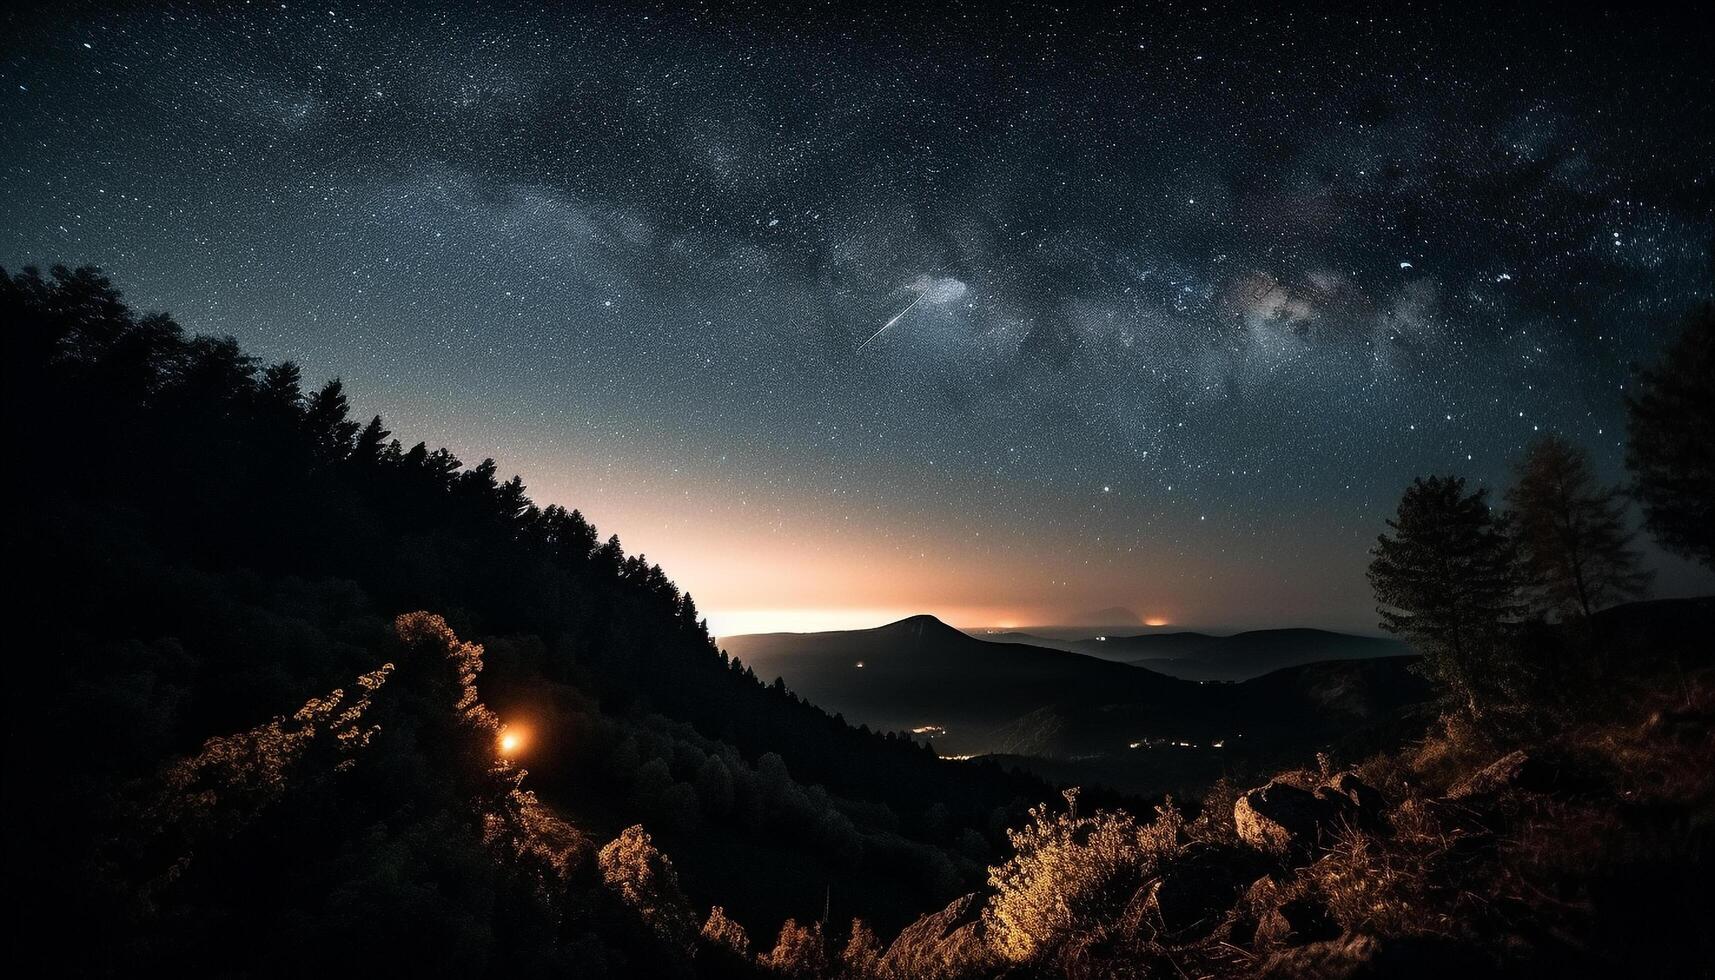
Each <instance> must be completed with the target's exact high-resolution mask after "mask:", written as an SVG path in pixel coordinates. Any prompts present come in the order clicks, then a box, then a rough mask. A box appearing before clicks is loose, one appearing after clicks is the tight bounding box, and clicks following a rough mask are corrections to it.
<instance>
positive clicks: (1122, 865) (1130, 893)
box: [984, 789, 1184, 963]
mask: <svg viewBox="0 0 1715 980" xmlns="http://www.w3.org/2000/svg"><path fill="white" fill-rule="evenodd" d="M1065 797H1066V803H1067V806H1068V811H1067V812H1065V813H1058V814H1050V813H1049V812H1048V807H1047V806H1046V805H1043V806H1037V807H1034V808H1032V809H1031V811H1030V819H1029V821H1028V822H1027V823H1026V824H1025V825H1024V826H1023V827H1022V828H1021V829H1018V830H1011V831H1008V832H1007V836H1008V838H1009V839H1010V840H1011V841H1012V846H1013V848H1014V850H1015V851H1016V852H1017V853H1016V854H1014V856H1013V857H1012V858H1011V859H1009V860H1008V861H1007V862H1006V863H1004V864H1002V865H999V866H998V867H995V868H992V869H991V870H990V871H989V884H990V885H991V886H992V887H993V888H994V889H995V895H994V898H993V900H992V901H991V902H990V903H989V907H988V910H987V911H986V913H985V914H984V919H985V922H986V923H987V925H988V931H989V935H990V937H991V941H992V942H993V944H994V946H995V948H996V951H997V952H999V953H1000V954H1001V955H1002V956H1004V957H1006V958H1007V959H1009V960H1012V961H1013V962H1017V963H1022V962H1025V961H1028V960H1033V959H1037V958H1039V957H1041V956H1043V955H1045V954H1049V953H1052V952H1053V951H1054V950H1056V949H1058V948H1059V947H1060V946H1062V945H1063V944H1065V943H1066V942H1067V941H1068V940H1070V939H1073V938H1090V939H1093V938H1098V937H1100V936H1101V935H1103V934H1104V933H1105V932H1107V931H1108V930H1110V929H1112V928H1113V927H1114V926H1116V925H1117V924H1119V923H1120V921H1121V920H1122V918H1123V917H1124V916H1125V914H1126V911H1127V907H1128V906H1129V905H1130V904H1131V903H1132V902H1133V901H1134V900H1135V899H1137V898H1138V897H1139V896H1140V895H1142V894H1143V893H1144V892H1145V889H1146V886H1148V885H1149V883H1150V882H1151V881H1152V880H1154V879H1155V878H1157V877H1158V876H1159V875H1160V874H1161V872H1162V870H1163V865H1164V864H1166V863H1169V862H1171V861H1172V860H1173V858H1174V857H1176V856H1177V855H1178V854H1179V853H1180V851H1181V850H1182V848H1183V846H1184V842H1183V839H1182V838H1183V833H1182V831H1183V829H1184V822H1183V820H1182V818H1181V817H1180V815H1179V811H1178V810H1176V809H1174V807H1173V805H1172V803H1171V801H1170V802H1169V803H1168V804H1167V805H1166V806H1164V807H1159V808H1157V811H1156V812H1157V813H1158V814H1159V816H1158V818H1157V819H1156V821H1155V822H1154V823H1152V824H1148V825H1140V824H1139V823H1138V822H1137V821H1136V819H1135V818H1133V817H1132V816H1131V815H1130V814H1128V813H1114V812H1107V811H1101V810H1098V811H1097V812H1096V813H1095V815H1094V816H1088V817H1080V816H1078V791H1077V790H1076V789H1069V790H1067V791H1066V792H1065Z"/></svg>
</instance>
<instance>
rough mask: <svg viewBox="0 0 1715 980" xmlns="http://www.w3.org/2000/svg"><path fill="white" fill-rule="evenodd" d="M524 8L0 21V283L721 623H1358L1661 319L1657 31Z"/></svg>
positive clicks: (1668, 64)
mask: <svg viewBox="0 0 1715 980" xmlns="http://www.w3.org/2000/svg"><path fill="white" fill-rule="evenodd" d="M565 6H566V8H567V9H563V10H562V9H555V10H552V11H546V12H545V11H543V10H540V9H532V8H529V7H525V6H514V5H509V4H488V5H483V6H481V7H480V8H478V7H476V6H475V5H471V6H469V7H456V6H431V5H422V4H404V5H399V4H394V5H378V4H364V5H352V4H348V3H344V2H340V3H332V4H330V3H320V4H313V5H312V4H304V3H297V2H289V3H285V4H281V3H263V2H256V3H230V4H199V5H176V4H161V5H151V6H148V7H141V6H139V7H135V8H124V7H112V6H94V7H74V6H70V5H59V6H55V7H54V8H53V9H52V10H51V11H47V10H39V11H33V12H18V11H14V12H12V13H9V14H4V15H0V18H4V21H3V23H0V110H3V118H0V136H3V140H0V265H4V266H5V267H7V268H17V267H19V266H22V265H26V264H36V265H43V266H46V265H49V264H52V263H55V262H64V263H68V264H82V263H94V264H98V265H101V266H103V267H104V268H105V269H106V270H107V271H108V272H109V274H110V275H112V276H113V277H114V278H115V279H116V280H117V282H118V284H119V285H120V286H121V288H123V289H125V290H126V292H127V295H128V297H129V298H130V299H131V300H132V301H133V302H134V303H136V304H137V305H140V306H142V307H145V308H148V309H163V310H167V311H170V312H172V313H174V314H175V315H176V316H177V317H178V318H179V319H180V320H181V322H182V323H184V324H185V325H186V326H187V327H188V328H190V329H193V330H199V331H206V332H219V333H231V334H234V335H236V336H237V337H238V338H239V339H240V341H242V342H243V343H244V344H245V345H246V346H247V347H249V348H250V349H251V350H253V351H254V352H256V353H258V354H260V355H262V356H265V357H267V358H270V359H279V358H287V357H290V358H293V359H296V360H298V361H300V362H301V363H302V364H303V365H304V367H305V371H306V375H308V376H309V377H312V378H322V377H328V376H332V375H335V374H337V375H340V376H342V377H343V378H344V379H345V381H346V383H347V385H348V387H349V388H350V389H351V390H352V392H353V397H354V402H355V404H356V406H357V409H358V411H359V412H360V413H361V414H363V415H365V416H367V415H368V414H371V413H376V412H379V413H381V414H382V415H384V416H385V417H386V418H387V420H388V422H389V424H390V426H391V428H393V430H394V431H395V433H396V434H397V435H399V436H401V437H402V438H404V439H405V441H406V442H407V443H409V442H414V441H416V440H418V439H425V440H428V441H429V442H430V444H431V445H435V444H446V445H448V446H450V447H451V448H453V449H454V451H455V452H457V453H458V454H459V455H460V456H461V457H462V458H464V459H466V460H467V461H469V462H473V463H474V462H475V461H477V460H480V459H481V458H483V457H484V456H494V457H496V458H497V459H498V460H499V461H500V466H501V469H502V471H503V472H504V473H510V472H519V473H521V474H522V475H523V476H524V478H525V480H526V482H527V483H528V484H529V486H530V488H531V491H532V494H533V495H534V496H535V497H536V498H537V500H538V501H539V502H561V503H565V504H567V505H569V506H576V507H580V508H582V509H583V510H584V512H585V513H586V514H588V515H589V516H590V517H591V518H592V519H593V520H594V521H595V522H596V523H597V525H598V526H599V527H600V528H601V530H602V531H603V533H608V532H617V533H618V534H619V535H620V537H621V539H622V541H624V543H625V545H626V547H627V549H628V550H629V551H633V552H635V551H642V552H644V553H646V554H647V555H648V556H649V557H650V558H651V559H654V560H658V561H661V562H662V563H663V565H664V566H665V567H666V569H667V571H668V573H669V574H670V575H672V576H673V577H674V578H675V579H676V580H677V581H678V582H679V583H680V584H681V585H683V586H685V587H687V588H689V589H690V590H691V591H692V593H693V594H695V595H696V597H697V599H698V602H699V605H701V606H702V607H703V608H704V609H705V610H706V611H708V612H710V613H711V619H712V621H713V626H714V627H715V629H716V630H717V631H718V632H738V631H745V630H751V629H767V628H797V627H806V628H813V627H822V626H833V625H872V624H874V623H876V622H879V621H881V620H882V619H884V618H888V617H889V616H891V615H893V614H900V615H903V614H906V613H912V612H920V611H929V612H936V613H939V614H941V615H943V617H944V618H948V619H950V620H952V621H954V622H960V623H964V624H968V625H981V624H1003V623H1017V624H1026V623H1044V622H1063V621H1066V620H1068V619H1069V618H1073V617H1076V616H1077V615H1079V614H1080V613H1081V612H1083V611H1085V610H1093V609H1098V608H1102V607H1106V606H1112V605H1123V606H1126V607H1128V608H1130V609H1132V610H1135V611H1136V612H1137V613H1139V614H1140V615H1143V616H1148V617H1160V618H1162V619H1165V620H1167V621H1169V622H1172V623H1175V624H1179V623H1183V624H1188V625H1202V626H1213V627H1229V628H1237V627H1246V626H1260V625H1322V626H1330V627H1335V628H1351V629H1368V628H1372V627H1373V626H1374V615H1373V612H1372V602H1371V600H1370V597H1369V594H1368V588H1367V586H1366V584H1365V582H1364V578H1363V567H1364V565H1365V563H1366V561H1367V558H1366V550H1367V548H1368V547H1369V545H1370V543H1371V542H1372V541H1373V540H1374V537H1375V535H1376V533H1377V532H1378V531H1379V530H1381V522H1382V520H1383V518H1384V517H1386V516H1388V515H1389V514H1391V512H1392V509H1393V506H1394V504H1395V503H1396V501H1397V499H1398V495H1399V492H1400V490H1401V489H1402V488H1403V486H1404V485H1405V484H1406V483H1407V482H1408V481H1409V480H1410V479H1411V477H1413V476H1415V475H1419V474H1428V473H1430V472H1454V473H1461V474H1465V475H1467V476H1469V477H1471V478H1473V479H1474V480H1476V481H1479V482H1483V483H1485V484H1488V485H1490V486H1497V487H1498V486H1500V485H1502V483H1503V482H1504V481H1505V479H1506V475H1507V473H1508V470H1509V467H1510V465H1511V464H1512V462H1513V461H1514V460H1515V459H1516V458H1517V456H1518V454H1519V453H1520V452H1521V450H1522V448H1523V447H1524V446H1525V444H1526V443H1527V442H1528V441H1529V440H1530V439H1531V438H1532V437H1533V436H1534V435H1536V434H1538V433H1546V432H1551V431H1552V432H1559V433H1562V434H1564V435H1566V436H1568V437H1569V438H1571V439H1573V440H1574V441H1576V442H1578V443H1580V444H1582V445H1584V446H1586V447H1587V448H1589V449H1590V450H1591V452H1592V453H1593V454H1594V456H1595V458H1596V461H1597V463H1598V465H1599V467H1600V469H1601V471H1602V473H1603V475H1604V476H1605V477H1606V478H1608V479H1611V480H1615V481H1617V480H1619V479H1620V478H1621V476H1622V475H1623V473H1622V470H1621V468H1620V460H1621V457H1622V451H1623V416H1622V409H1621V402H1620V398H1621V393H1622V388H1623V386H1624V385H1625V383H1626V381H1627V378H1628V375H1629V372H1630V370H1631V366H1632V365H1633V364H1634V363H1636V362H1638V361H1641V360H1647V359H1649V358H1651V357H1653V356H1654V354H1655V353H1656V352H1657V351H1658V350H1659V349H1660V347H1661V346H1662V344H1663V342H1664V340H1665V338H1666V337H1667V336H1669V335H1670V334H1671V332H1672V331H1673V330H1674V329H1675V327H1676V325H1677V322H1678V320H1679V318H1680V317H1681V316H1683V315H1684V314H1685V313H1686V312H1687V311H1688V310H1689V309H1690V308H1691V307H1692V306H1693V305H1694V304H1695V303H1696V302H1698V301H1700V300H1701V299H1704V298H1707V297H1709V295H1710V291H1711V278H1712V277H1711V267H1712V262H1711V238H1712V228H1715V183H1712V167H1711V161H1712V160H1715V110H1712V109H1711V99H1710V96H1709V93H1710V91H1712V90H1715V71H1712V69H1711V59H1710V56H1709V28H1708V26H1707V25H1706V24H1702V23H1700V22H1698V21H1697V20H1695V19H1693V18H1692V17H1690V16H1687V17H1685V18H1683V19H1681V18H1676V17H1673V16H1667V15H1659V16H1658V15H1654V14H1638V13H1635V12H1634V13H1625V14H1618V13H1616V14H1612V15H1607V16H1591V17H1589V18H1587V19H1581V20H1576V21H1573V20H1562V21H1556V20H1554V19H1552V18H1545V17H1544V16H1542V15H1540V14H1529V15H1527V14H1524V13H1519V14H1482V15H1472V14H1452V13H1447V12H1445V11H1443V10H1442V9H1441V5H1430V6H1425V7H1417V6H1414V5H1411V4H1391V5H1388V6H1387V7H1386V8H1378V9H1377V10H1376V12H1374V13H1373V14H1371V13H1353V12H1351V11H1350V10H1348V11H1347V12H1345V13H1342V14H1339V15H1332V14H1330V15H1322V14H1311V13H1303V12H1300V13H1290V12H1287V13H1279V12H1277V13H1271V14H1267V15H1259V16H1252V15H1250V14H1246V13H1236V12H1232V11H1229V10H1225V9H1223V8H1220V7H1217V6H1213V5H1211V6H1209V7H1204V6H1199V5H1193V6H1188V7H1169V6H1159V5H1157V6H1152V7H1148V8H1144V7H1138V8H1136V9H1132V10H1128V11H1124V12H1114V11H1113V10H1111V9H1110V10H1106V11H1101V10H1096V9H1095V8H1086V7H1080V6H1069V7H1062V8H1059V9H1056V8H1054V7H1051V6H1046V5H1032V6H1006V5H1003V4H1000V3H987V2H973V3H965V4H949V5H940V6H937V8H936V9H935V10H933V11H925V10H922V9H919V8H920V7H923V6H928V5H926V4H912V5H891V4H887V3H867V4H852V5H849V8H848V6H847V5H841V4H817V5H814V9H813V11H810V10H807V11H799V12H795V13H786V12H784V11H783V8H782V6H781V5H776V4H757V5H749V4H736V5H724V4H723V5H706V6H705V5H698V6H690V5H686V6H684V7H680V8H675V7H669V6H664V5H592V4H568V5H565ZM1648 554H1649V555H1650V560H1651V562H1652V563H1653V564H1656V565H1657V566H1658V567H1659V568H1660V570H1661V575H1660V578H1659V580H1658V589H1657V591H1658V593H1660V594H1679V593H1686V592H1696V591H1708V590H1710V589H1711V588H1715V585H1712V584H1711V583H1710V581H1709V580H1708V578H1707V577H1706V576H1700V575H1699V574H1698V573H1697V572H1695V571H1693V570H1692V569H1690V568H1688V567H1687V566H1685V565H1683V564H1679V563H1676V562H1673V561H1669V560H1667V559H1664V558H1662V557H1661V556H1660V554H1659V552H1657V551H1655V550H1654V549H1653V547H1652V548H1650V549H1649V551H1648Z"/></svg>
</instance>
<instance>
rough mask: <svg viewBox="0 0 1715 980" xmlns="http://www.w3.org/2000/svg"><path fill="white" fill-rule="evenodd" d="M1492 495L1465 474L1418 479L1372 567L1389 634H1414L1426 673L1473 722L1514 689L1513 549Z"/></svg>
mask: <svg viewBox="0 0 1715 980" xmlns="http://www.w3.org/2000/svg"><path fill="white" fill-rule="evenodd" d="M1487 497H1488V491H1486V490H1482V489H1479V490H1477V491H1476V492H1475V493H1470V494H1467V493H1466V492H1465V481H1464V480H1463V479H1460V478H1458V477H1439V476H1432V477H1429V478H1428V479H1423V478H1421V477H1419V478H1418V479H1416V480H1414V481H1412V484H1411V486H1409V487H1407V488H1406V491H1405V495H1404V496H1403V497H1401V498H1400V502H1399V512H1398V514H1397V516H1395V517H1394V519H1392V520H1390V521H1388V522H1387V525H1388V527H1389V528H1390V529H1391V530H1392V531H1393V534H1392V535H1391V536H1390V535H1387V534H1383V535H1381V536H1379V537H1378V538H1377V539H1376V547H1375V549H1374V551H1373V552H1372V554H1373V555H1374V559H1373V560H1372V561H1371V562H1370V568H1369V579H1370V585H1371V586H1372V587H1373V588H1374V589H1375V595H1376V601H1377V602H1378V603H1379V604H1380V605H1379V607H1378V609H1377V612H1379V613H1380V614H1381V626H1382V628H1383V629H1385V630H1387V631H1388V632H1390V633H1399V634H1402V635H1404V636H1406V637H1408V638H1410V639H1411V641H1412V643H1413V644H1414V645H1415V646H1416V647H1417V649H1418V652H1419V653H1421V654H1422V655H1423V660H1422V662H1421V665H1420V667H1419V669H1420V670H1421V671H1422V672H1423V673H1424V674H1425V675H1426V676H1428V677H1429V678H1430V679H1431V680H1433V681H1435V682H1436V683H1438V684H1440V685H1441V686H1442V687H1443V688H1444V690H1445V694H1446V696H1447V698H1448V700H1449V702H1450V703H1452V704H1454V705H1457V706H1459V707H1462V708H1463V709H1465V710H1466V711H1469V712H1470V714H1471V715H1472V717H1474V718H1480V717H1482V715H1483V707H1484V704H1485V702H1488V701H1491V700H1492V699H1493V698H1494V696H1495V694H1496V693H1497V692H1500V691H1504V690H1505V688H1506V687H1507V679H1508V677H1509V675H1510V674H1511V667H1512V664H1511V659H1512V655H1511V644H1510V639H1511V637H1510V633H1511V631H1512V625H1513V624H1514V623H1515V622H1516V621H1517V619H1518V617H1519V616H1520V614H1521V613H1522V608H1521V605H1520V603H1519V598H1518V582H1517V574H1516V571H1515V564H1516V563H1515V559H1514V553H1513V548H1512V544H1511V542H1510V541H1509V540H1508V538H1507V535H1506V533H1505V528H1504V527H1503V526H1502V523H1501V522H1500V520H1498V519H1497V518H1496V516H1495V514H1494V513H1493V511H1491V510H1490V508H1489V504H1488V500H1487Z"/></svg>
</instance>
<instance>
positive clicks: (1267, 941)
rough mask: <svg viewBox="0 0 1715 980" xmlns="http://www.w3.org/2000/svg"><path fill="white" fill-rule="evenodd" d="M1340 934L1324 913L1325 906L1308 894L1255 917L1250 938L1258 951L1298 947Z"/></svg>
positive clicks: (1332, 919) (1325, 910) (1332, 920)
mask: <svg viewBox="0 0 1715 980" xmlns="http://www.w3.org/2000/svg"><path fill="white" fill-rule="evenodd" d="M1339 935H1340V927H1339V925H1338V924H1337V923H1335V922H1334V917H1333V916H1332V915H1330V914H1328V906H1327V905H1326V904H1324V903H1323V902H1321V901H1320V900H1318V899H1317V898H1316V897H1315V896H1312V895H1300V896H1298V897H1296V898H1291V899H1288V900H1286V901H1284V902H1281V903H1280V904H1279V905H1277V906H1275V907H1274V908H1272V909H1268V910H1266V911H1264V912H1263V913H1262V914H1261V915H1259V916H1258V917H1257V924H1256V934H1255V937H1254V939H1253V943H1254V945H1255V946H1256V947H1257V948H1258V949H1265V948H1267V947H1270V946H1301V945H1303V944H1305V943H1314V942H1321V941H1323V940H1328V939H1334V938H1336V937H1338V936H1339Z"/></svg>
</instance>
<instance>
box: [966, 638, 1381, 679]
mask: <svg viewBox="0 0 1715 980" xmlns="http://www.w3.org/2000/svg"><path fill="white" fill-rule="evenodd" d="M986 639H990V640H993V641H996V642H1003V643H1022V644H1028V645H1031V646H1040V647H1047V648H1049V649H1054V650H1064V651H1066V652H1069V653H1081V654H1085V655H1087V656H1091V657H1099V658H1101V659H1103V660H1117V661H1121V662H1124V663H1129V664H1132V665H1134V666H1138V667H1147V668H1149V669H1150V670H1153V671H1155V672H1157V673H1161V674H1167V675H1169V676H1171V677H1178V678H1181V679H1184V680H1190V681H1242V680H1247V679H1249V678H1252V677H1260V676H1262V675H1263V674H1266V673H1268V672H1270V671H1274V670H1280V669H1281V668H1283V667H1296V666H1298V665H1299V664H1309V663H1317V662H1320V661H1327V660H1368V659H1371V658H1375V657H1402V656H1408V655H1409V654H1410V653H1411V651H1410V649H1409V648H1408V647H1407V646H1406V645H1405V644H1403V643H1401V642H1399V641H1398V640H1391V639H1387V638H1384V637H1374V636H1354V635H1352V634H1350V633H1336V632H1332V631H1330V630H1319V629H1301V628H1300V629H1270V630H1250V631H1247V632H1244V633H1235V634H1233V635H1232V636H1216V635H1214V634H1211V633H1197V632H1192V631H1188V630H1176V631H1173V632H1150V633H1137V634H1132V635H1127V636H1112V635H1109V636H1102V637H1083V638H1075V639H1051V638H1047V637H1042V636H1038V635H1034V634H1030V633H1022V632H1014V633H1002V634H996V635H994V636H990V637H986Z"/></svg>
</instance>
